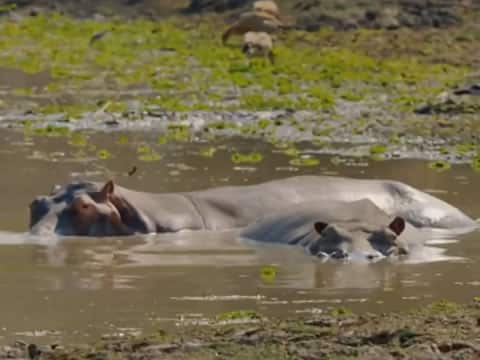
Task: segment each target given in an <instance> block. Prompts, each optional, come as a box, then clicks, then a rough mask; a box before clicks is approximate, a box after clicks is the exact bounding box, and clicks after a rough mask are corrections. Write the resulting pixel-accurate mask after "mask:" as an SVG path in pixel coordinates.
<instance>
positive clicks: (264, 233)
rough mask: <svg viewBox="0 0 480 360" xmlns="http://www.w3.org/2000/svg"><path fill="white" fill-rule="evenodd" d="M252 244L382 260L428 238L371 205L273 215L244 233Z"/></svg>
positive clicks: (305, 206)
mask: <svg viewBox="0 0 480 360" xmlns="http://www.w3.org/2000/svg"><path fill="white" fill-rule="evenodd" d="M240 237H241V238H245V239H247V240H255V241H260V242H268V243H275V244H283V245H297V246H301V247H303V248H304V249H305V250H306V252H307V253H309V254H311V255H315V256H321V257H331V258H337V259H338V258H348V257H351V256H355V255H357V256H360V257H365V258H366V259H377V258H380V257H385V256H402V255H407V254H408V253H409V250H410V248H414V247H416V246H422V245H423V244H424V242H425V241H426V240H427V236H426V233H425V234H423V233H422V232H421V231H420V230H419V229H417V228H415V227H414V226H412V225H411V224H409V223H408V222H406V221H405V219H404V218H402V217H400V216H395V217H391V216H389V215H387V214H386V213H385V212H384V211H382V210H380V209H379V208H378V207H377V206H376V205H375V204H374V203H373V202H371V201H370V200H368V199H363V200H357V201H351V202H339V201H331V202H329V203H328V207H326V206H323V205H322V204H319V203H318V202H306V203H302V204H298V205H296V206H293V207H292V208H290V209H286V210H281V211H277V212H273V213H272V214H270V215H268V216H266V217H264V218H262V219H260V220H258V221H257V222H255V223H253V224H251V225H249V226H247V227H246V228H245V229H243V230H242V231H241V232H240Z"/></svg>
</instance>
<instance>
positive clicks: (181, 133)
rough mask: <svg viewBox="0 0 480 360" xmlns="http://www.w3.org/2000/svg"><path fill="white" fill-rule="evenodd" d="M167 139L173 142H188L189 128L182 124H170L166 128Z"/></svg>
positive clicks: (189, 136)
mask: <svg viewBox="0 0 480 360" xmlns="http://www.w3.org/2000/svg"><path fill="white" fill-rule="evenodd" d="M167 137H168V138H171V139H173V140H175V141H179V142H180V141H189V140H190V138H191V134H190V128H189V126H188V125H183V124H170V125H168V128H167Z"/></svg>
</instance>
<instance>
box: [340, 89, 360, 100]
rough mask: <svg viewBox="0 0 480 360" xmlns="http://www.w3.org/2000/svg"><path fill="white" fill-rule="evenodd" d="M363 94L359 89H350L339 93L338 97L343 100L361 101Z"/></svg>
mask: <svg viewBox="0 0 480 360" xmlns="http://www.w3.org/2000/svg"><path fill="white" fill-rule="evenodd" d="M364 96H365V95H364V94H363V93H362V92H360V91H358V92H353V91H351V90H344V91H342V92H341V93H340V97H341V98H342V99H343V100H347V101H352V102H358V101H362V100H363V98H364Z"/></svg>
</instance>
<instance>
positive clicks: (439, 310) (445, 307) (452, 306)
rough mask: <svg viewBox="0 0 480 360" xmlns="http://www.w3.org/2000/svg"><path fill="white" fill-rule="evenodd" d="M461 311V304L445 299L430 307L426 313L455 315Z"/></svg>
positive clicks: (426, 309)
mask: <svg viewBox="0 0 480 360" xmlns="http://www.w3.org/2000/svg"><path fill="white" fill-rule="evenodd" d="M461 309H462V307H461V306H460V305H459V304H456V303H454V302H452V301H449V300H445V299H444V300H440V301H437V302H435V303H432V304H430V305H428V306H427V307H426V308H425V311H426V312H427V313H430V314H435V315H448V314H454V313H456V312H458V311H460V310H461Z"/></svg>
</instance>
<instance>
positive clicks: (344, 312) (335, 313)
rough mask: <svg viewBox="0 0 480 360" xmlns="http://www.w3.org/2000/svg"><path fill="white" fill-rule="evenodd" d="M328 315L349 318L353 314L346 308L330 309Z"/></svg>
mask: <svg viewBox="0 0 480 360" xmlns="http://www.w3.org/2000/svg"><path fill="white" fill-rule="evenodd" d="M330 314H331V315H332V316H335V317H337V316H349V315H352V314H353V311H352V310H350V309H349V308H346V307H338V308H335V309H332V311H330Z"/></svg>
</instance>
